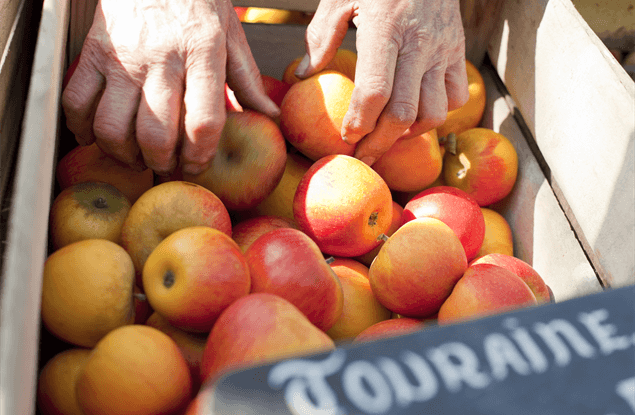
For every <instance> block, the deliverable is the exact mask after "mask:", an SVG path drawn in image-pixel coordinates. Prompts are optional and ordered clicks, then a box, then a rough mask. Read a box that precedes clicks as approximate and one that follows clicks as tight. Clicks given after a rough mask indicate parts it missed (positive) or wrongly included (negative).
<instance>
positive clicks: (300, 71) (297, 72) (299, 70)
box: [295, 53, 311, 77]
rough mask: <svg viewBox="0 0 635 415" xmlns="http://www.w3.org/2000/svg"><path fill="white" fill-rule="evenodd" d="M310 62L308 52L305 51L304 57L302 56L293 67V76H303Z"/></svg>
mask: <svg viewBox="0 0 635 415" xmlns="http://www.w3.org/2000/svg"><path fill="white" fill-rule="evenodd" d="M310 62H311V58H310V57H309V54H308V53H307V54H305V55H304V58H302V60H301V61H300V63H299V64H298V67H297V68H295V76H297V77H301V76H303V75H304V73H305V72H306V70H307V69H308V67H309V63H310Z"/></svg>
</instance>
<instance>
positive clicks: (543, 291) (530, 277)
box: [470, 253, 552, 304]
mask: <svg viewBox="0 0 635 415" xmlns="http://www.w3.org/2000/svg"><path fill="white" fill-rule="evenodd" d="M475 264H493V265H498V266H499V267H502V268H505V269H506V270H508V271H511V272H513V273H514V274H516V275H517V276H519V277H520V279H522V280H523V281H525V284H527V285H528V286H529V288H530V289H531V291H532V292H533V293H534V295H535V296H536V300H537V301H538V303H539V304H540V303H548V302H550V301H551V300H552V295H551V293H550V290H549V287H548V286H547V284H546V283H545V281H544V280H543V279H542V277H541V276H540V274H538V271H536V270H535V269H534V268H533V267H532V266H531V265H529V264H528V263H527V262H525V261H523V260H522V259H519V258H516V257H514V256H512V255H506V254H500V253H491V254H488V255H485V256H483V257H481V258H477V259H476V260H474V261H472V263H471V264H470V265H475Z"/></svg>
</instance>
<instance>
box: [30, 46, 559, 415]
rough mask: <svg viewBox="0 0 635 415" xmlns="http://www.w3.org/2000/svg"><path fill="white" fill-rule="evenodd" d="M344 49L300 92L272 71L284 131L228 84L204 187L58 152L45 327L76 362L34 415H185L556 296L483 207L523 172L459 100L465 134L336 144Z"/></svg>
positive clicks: (53, 366) (61, 373)
mask: <svg viewBox="0 0 635 415" xmlns="http://www.w3.org/2000/svg"><path fill="white" fill-rule="evenodd" d="M351 56H353V57H354V54H352V53H351V52H348V51H347V52H345V53H338V55H337V56H336V59H334V62H332V65H330V67H329V68H328V69H327V70H325V71H323V72H321V73H319V74H317V75H315V76H314V77H312V78H309V79H308V80H303V81H300V80H293V81H289V80H287V81H285V80H277V79H274V78H271V77H267V76H264V75H263V79H264V81H265V86H266V89H267V92H268V93H269V94H270V96H271V97H272V98H273V99H274V100H276V101H277V103H278V104H279V105H280V108H281V111H282V112H281V115H280V118H279V119H277V120H272V119H270V118H268V117H266V116H264V115H262V114H260V113H257V112H254V111H251V110H248V109H243V108H242V107H240V105H239V104H238V103H237V102H236V100H235V98H234V97H233V95H232V93H231V90H229V88H227V89H226V91H227V95H226V99H227V101H226V103H227V107H228V110H229V112H228V115H227V122H226V125H225V128H224V130H223V135H222V138H221V142H220V144H219V148H218V152H217V154H216V156H215V157H214V159H213V160H212V162H211V164H210V166H209V168H208V169H207V170H206V171H205V172H203V173H202V174H200V175H197V176H187V175H182V174H181V173H180V172H176V173H175V174H174V175H173V176H172V177H169V178H159V177H154V175H153V173H152V172H151V171H144V172H138V171H135V170H133V169H131V168H129V167H128V166H126V165H124V164H121V163H119V162H118V161H116V160H114V159H112V158H110V157H108V156H107V155H106V154H104V153H103V152H101V150H100V149H99V148H98V147H97V146H96V145H94V144H93V145H91V146H87V147H76V148H75V149H73V150H72V151H71V152H69V153H68V154H66V155H65V156H64V157H63V158H62V159H61V160H60V162H59V163H58V166H57V172H56V173H57V175H56V177H57V182H58V184H59V186H60V188H61V189H62V191H61V192H60V193H59V194H58V195H57V197H56V198H55V200H54V201H53V204H52V207H51V217H50V236H51V247H52V249H51V251H52V253H51V255H50V256H49V257H48V259H47V260H46V263H45V266H44V275H43V286H42V322H43V325H44V326H45V327H46V329H47V330H48V331H50V332H51V333H52V334H53V335H55V336H57V337H58V338H59V339H61V340H63V341H64V342H67V343H68V346H69V351H67V352H64V353H66V354H63V353H60V355H58V356H55V357H54V358H53V359H51V361H49V363H47V365H46V366H45V367H44V369H43V371H42V375H41V376H40V384H39V387H38V403H39V405H40V408H41V410H42V411H43V413H54V412H53V410H54V409H55V408H56V410H59V407H60V406H62V405H64V404H68V405H70V406H69V407H75V408H81V411H82V413H85V414H93V413H136V414H145V413H148V414H150V413H159V412H161V413H164V412H165V413H183V411H185V410H187V411H188V412H187V413H196V411H197V409H196V400H195V399H194V397H195V396H196V393H197V391H198V390H199V389H200V387H201V385H202V384H203V383H205V382H213V381H215V380H216V379H218V377H219V376H220V375H222V374H223V373H226V372H227V371H228V370H233V369H236V368H238V367H242V366H246V365H252V364H259V363H263V362H267V361H270V360H271V359H278V358H283V357H289V356H293V355H297V354H302V353H309V352H316V351H324V350H330V349H333V348H335V347H336V344H337V343H336V342H360V341H366V340H369V339H372V338H376V337H378V336H379V337H382V336H383V337H385V336H389V335H395V334H399V333H405V332H411V331H414V330H421V329H425V326H427V325H430V324H451V323H454V322H458V321H464V320H467V319H473V318H478V317H482V316H485V315H490V314H492V313H499V312H504V311H507V310H510V309H514V308H519V307H527V306H533V305H537V304H540V303H544V302H548V301H552V300H553V299H552V296H551V293H550V290H549V288H548V287H547V285H546V284H545V283H544V281H543V280H542V278H541V277H540V276H539V275H538V273H537V272H536V271H535V270H534V269H533V268H532V267H531V266H530V265H529V264H527V263H525V262H523V261H521V260H520V259H518V258H515V257H514V256H513V240H512V235H511V230H510V228H509V225H508V224H507V223H506V222H505V219H504V218H503V217H502V216H501V215H500V214H499V213H497V212H496V211H495V209H493V208H492V205H493V204H494V203H497V202H499V201H501V200H503V199H504V198H505V197H506V196H507V195H508V194H509V193H510V192H511V190H512V188H513V185H514V182H515V179H516V175H517V171H516V170H517V159H516V153H515V150H514V148H513V146H512V145H511V143H510V142H509V141H508V140H507V139H506V138H505V137H504V136H502V135H500V134H498V133H495V132H494V131H491V130H488V129H485V128H478V127H476V126H477V124H478V123H479V122H480V118H481V117H482V113H483V112H482V109H479V108H476V109H474V107H473V105H474V104H473V103H468V104H466V111H467V113H466V114H467V115H461V113H460V112H457V113H455V114H452V116H450V115H449V116H448V121H451V120H458V121H459V122H460V123H463V124H465V123H466V120H467V119H468V118H470V120H469V122H468V123H467V124H468V125H467V126H465V125H463V126H459V124H454V126H449V125H444V126H443V127H441V128H439V129H438V130H433V131H429V132H427V133H425V134H421V135H417V136H414V137H406V138H403V139H400V140H399V141H398V142H397V143H396V145H395V146H394V147H393V148H392V149H391V150H390V151H389V152H388V153H386V155H385V156H383V157H382V158H380V159H379V160H377V162H376V163H375V164H373V166H372V167H370V166H368V165H366V164H364V163H362V162H361V161H359V160H358V159H356V158H354V157H352V154H353V153H352V152H353V151H354V146H353V145H349V144H346V143H344V142H343V141H342V140H341V138H340V136H339V131H340V127H341V121H342V120H341V118H342V117H343V115H344V113H345V110H346V107H347V105H348V104H347V103H346V102H347V100H350V93H351V91H352V87H353V85H354V83H353V82H354V80H353V78H352V77H353V74H354V70H353V71H352V72H349V74H348V75H347V74H346V73H345V72H346V70H345V69H346V68H348V69H350V68H353V69H354V60H352V61H351ZM337 59H341V60H340V61H337ZM295 64H297V62H296V63H295ZM292 65H293V63H292V64H290V67H291V66H292ZM468 65H469V63H468ZM333 68H340V69H339V70H341V72H340V71H339V70H338V69H333ZM342 68H343V69H342ZM287 73H292V70H290V71H287ZM477 74H478V72H477ZM472 75H473V76H474V73H473V72H472ZM477 82H481V83H482V79H481V80H480V81H477ZM470 84H472V82H470ZM483 91H484V90H481V94H482V93H484V92H483ZM318 94H321V95H318ZM471 96H472V91H471ZM479 99H480V100H481V101H482V100H483V99H484V96H481V97H480V98H479ZM316 103H319V105H318V104H316ZM342 103H344V104H346V105H343V104H342ZM470 105H472V107H470ZM479 106H481V105H480V104H479V105H477V107H479ZM482 107H483V108H484V104H483V105H482ZM459 110H461V109H459ZM459 110H457V111H459ZM479 111H480V113H479ZM468 116H469V117H468ZM443 128H445V129H448V128H449V129H451V130H453V131H455V132H456V133H457V134H446V133H444V134H443V135H442V136H441V137H440V134H438V131H441V130H442V129H443ZM459 130H461V131H459ZM144 339H145V340H144ZM146 341H147V343H144V342H146ZM166 342H167V343H166ZM168 343H169V344H170V345H171V346H170V347H171V348H172V349H174V350H179V352H180V355H179V356H174V355H173V354H172V355H168V356H167V357H166V353H169V352H166V350H172V349H170V347H168V346H165V344H168ZM159 345H161V346H159ZM78 350H82V351H85V352H86V353H77V352H78ZM70 351H73V352H75V354H76V355H77V356H79V357H78V358H77V359H76V360H72V359H71V360H69V357H68V356H69V354H68V353H69V352H70ZM131 356H136V357H135V358H134V359H133V358H131ZM63 357H64V358H66V360H62V358H63ZM135 359H140V360H139V361H136V360H135ZM153 359H154V360H153ZM69 361H70V362H71V363H68V362H69ZM61 362H64V363H61ZM140 362H143V363H140ZM166 362H168V363H166ZM167 364H169V367H166V365H167ZM69 367H70V368H72V370H70V369H69ZM55 371H57V372H55ZM51 372H54V373H55V374H51ZM183 373H187V376H185V375H183ZM51 379H54V381H52V380H51ZM149 385H150V386H149ZM148 388H151V389H153V390H154V392H153V394H152V396H149V395H148V394H147V393H145V392H143V391H144V390H146V389H148ZM60 402H63V403H60ZM47 411H48V412H47ZM125 411H128V412H125Z"/></svg>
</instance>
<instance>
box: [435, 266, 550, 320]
mask: <svg viewBox="0 0 635 415" xmlns="http://www.w3.org/2000/svg"><path fill="white" fill-rule="evenodd" d="M536 304H538V303H537V301H536V296H535V295H534V293H533V292H532V291H531V289H530V288H529V286H528V285H527V284H526V283H525V282H524V281H523V280H522V279H521V278H520V277H519V276H517V275H516V274H514V273H513V272H511V271H509V270H507V269H505V268H502V267H499V266H498V265H493V264H486V263H481V264H473V265H470V266H469V267H468V269H467V270H466V271H465V273H464V274H463V276H462V277H461V279H459V281H458V282H457V283H456V285H455V286H454V289H453V290H452V293H451V294H450V296H449V297H448V298H447V299H446V300H445V302H444V303H443V305H441V308H440V309H439V315H438V319H437V321H438V322H439V324H449V323H455V322H459V321H466V320H472V319H475V318H480V317H485V316H488V315H492V314H499V313H503V312H506V311H510V310H513V309H518V308H523V307H529V306H533V305H536Z"/></svg>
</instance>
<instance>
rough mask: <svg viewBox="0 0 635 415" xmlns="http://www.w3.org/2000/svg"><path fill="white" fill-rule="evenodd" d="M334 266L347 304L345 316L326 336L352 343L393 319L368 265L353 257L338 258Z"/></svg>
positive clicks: (341, 316) (333, 263)
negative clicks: (374, 286)
mask: <svg viewBox="0 0 635 415" xmlns="http://www.w3.org/2000/svg"><path fill="white" fill-rule="evenodd" d="M330 265H331V268H332V269H333V271H334V272H335V274H336V275H337V277H338V279H339V280H340V283H341V285H342V292H343V294H344V304H343V307H342V314H341V315H340V317H339V318H338V319H337V321H336V322H335V324H333V326H332V327H331V328H330V329H329V330H328V331H327V332H326V334H328V335H329V336H330V337H331V338H332V339H333V340H336V341H337V340H349V339H353V338H355V336H357V335H358V334H359V333H361V332H362V331H363V330H365V329H366V328H368V327H370V326H372V325H373V324H375V323H378V322H380V321H383V320H387V319H389V318H390V316H391V314H392V312H391V311H390V310H388V309H387V308H386V307H384V306H383V305H382V304H381V303H380V302H379V300H377V297H376V296H375V293H373V290H372V288H371V286H370V281H368V267H367V266H366V265H364V264H362V263H361V262H358V261H355V260H354V259H351V258H334V260H333V261H332V262H331V263H330Z"/></svg>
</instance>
